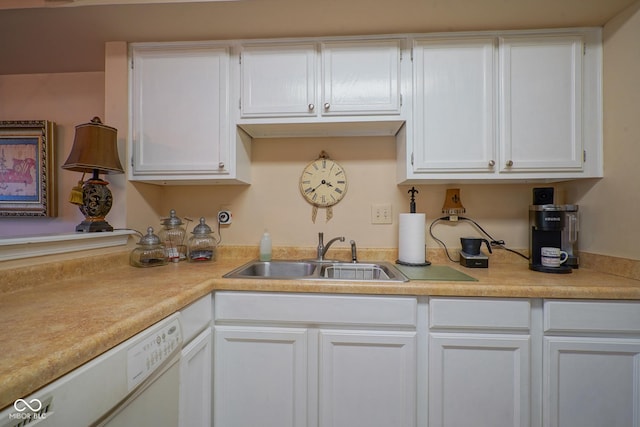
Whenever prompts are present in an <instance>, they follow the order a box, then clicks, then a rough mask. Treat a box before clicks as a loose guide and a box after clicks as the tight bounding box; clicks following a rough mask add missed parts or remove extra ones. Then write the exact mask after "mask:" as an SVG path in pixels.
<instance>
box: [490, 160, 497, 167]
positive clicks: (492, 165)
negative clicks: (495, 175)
mask: <svg viewBox="0 0 640 427" xmlns="http://www.w3.org/2000/svg"><path fill="white" fill-rule="evenodd" d="M495 165H496V162H495V160H489V167H490V168H492V167H494V166H495Z"/></svg>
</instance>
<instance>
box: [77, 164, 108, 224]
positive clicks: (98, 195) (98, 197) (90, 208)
mask: <svg viewBox="0 0 640 427" xmlns="http://www.w3.org/2000/svg"><path fill="white" fill-rule="evenodd" d="M108 185H109V183H108V182H107V181H104V180H102V179H100V178H98V171H97V170H94V171H93V178H91V179H88V180H87V181H85V183H84V185H83V186H82V205H80V206H79V208H80V212H82V213H83V214H84V217H85V219H84V221H82V222H81V223H80V224H78V225H77V226H76V231H77V232H81V233H93V232H100V231H113V227H112V226H111V225H110V224H109V223H108V222H107V221H106V220H105V219H104V217H105V216H107V214H108V213H109V211H110V210H111V205H112V203H113V197H112V195H111V190H109V187H108Z"/></svg>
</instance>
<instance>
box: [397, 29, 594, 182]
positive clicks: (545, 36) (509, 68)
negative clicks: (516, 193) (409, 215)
mask: <svg viewBox="0 0 640 427" xmlns="http://www.w3.org/2000/svg"><path fill="white" fill-rule="evenodd" d="M413 73H414V75H413V119H412V121H411V124H410V126H409V127H408V130H407V134H406V138H404V137H403V139H399V140H398V145H399V149H398V153H399V156H398V167H399V170H398V178H399V181H400V182H405V183H407V182H411V181H416V182H419V181H422V180H435V181H438V180H440V181H450V180H455V181H465V180H468V181H470V182H471V181H476V182H477V181H478V180H505V181H508V180H519V179H527V180H563V179H573V178H586V177H601V176H602V170H603V168H602V42H601V31H600V29H575V30H549V31H513V32H499V33H458V34H453V35H448V34H438V35H425V36H423V37H420V38H416V39H414V40H413Z"/></svg>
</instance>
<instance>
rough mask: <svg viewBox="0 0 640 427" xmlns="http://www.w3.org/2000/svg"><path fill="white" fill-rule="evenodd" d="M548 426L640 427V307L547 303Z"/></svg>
mask: <svg viewBox="0 0 640 427" xmlns="http://www.w3.org/2000/svg"><path fill="white" fill-rule="evenodd" d="M544 321H545V323H544V330H545V335H546V336H545V339H544V393H543V395H544V401H543V408H544V426H545V427H601V426H607V427H638V426H640V304H637V303H634V302H613V301H610V302H591V301H581V302H578V301H547V302H545V319H544Z"/></svg>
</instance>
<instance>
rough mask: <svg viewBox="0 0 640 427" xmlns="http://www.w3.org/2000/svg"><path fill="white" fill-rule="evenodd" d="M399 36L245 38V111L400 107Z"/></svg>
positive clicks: (306, 113)
mask: <svg viewBox="0 0 640 427" xmlns="http://www.w3.org/2000/svg"><path fill="white" fill-rule="evenodd" d="M400 45H401V41H400V40H399V39H397V40H369V41H367V40H364V41H324V42H322V41H319V42H317V43H316V42H313V41H311V42H306V43H305V42H301V43H259V44H245V45H243V46H242V52H241V78H240V81H241V96H240V97H241V102H240V104H241V107H240V108H241V113H240V114H241V117H242V118H263V117H322V116H331V115H371V114H374V115H380V114H399V113H400V85H401V81H400V53H401V50H400V48H401V46H400Z"/></svg>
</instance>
